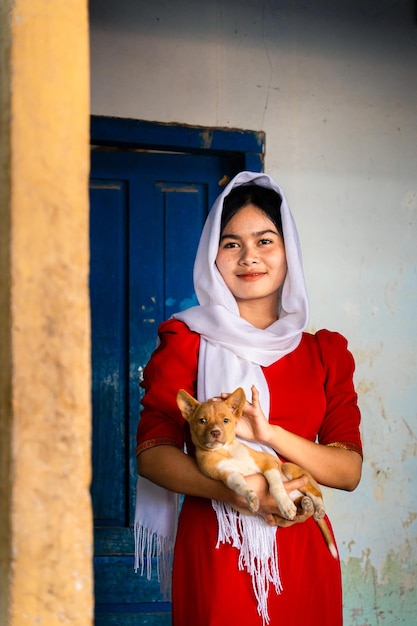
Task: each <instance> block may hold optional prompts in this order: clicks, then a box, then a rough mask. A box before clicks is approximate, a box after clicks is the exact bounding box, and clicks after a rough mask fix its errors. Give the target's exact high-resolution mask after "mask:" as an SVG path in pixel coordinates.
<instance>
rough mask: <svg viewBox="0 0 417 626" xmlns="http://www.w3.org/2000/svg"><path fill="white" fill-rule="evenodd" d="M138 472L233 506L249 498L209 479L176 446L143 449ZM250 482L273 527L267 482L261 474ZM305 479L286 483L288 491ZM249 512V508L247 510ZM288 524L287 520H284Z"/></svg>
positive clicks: (170, 486) (178, 490) (172, 487)
mask: <svg viewBox="0 0 417 626" xmlns="http://www.w3.org/2000/svg"><path fill="white" fill-rule="evenodd" d="M137 466H138V472H139V474H140V475H141V476H144V477H145V478H147V479H148V480H150V481H151V482H154V483H156V484H157V485H159V486H161V487H164V488H165V489H169V490H170V491H174V492H176V493H182V494H184V495H189V496H198V497H202V498H209V499H213V500H219V501H221V502H228V503H229V504H231V505H232V506H238V507H240V508H247V503H246V501H245V500H244V499H243V498H242V497H241V496H239V495H238V494H236V493H235V492H234V491H232V490H231V489H229V488H228V487H226V485H224V483H222V482H221V481H219V480H214V479H212V478H208V477H207V476H205V475H204V474H202V473H201V472H200V470H199V469H198V467H197V464H196V462H195V460H194V459H193V458H192V457H190V456H188V455H187V454H184V452H182V450H180V449H179V448H176V447H174V446H169V445H161V446H156V447H153V448H149V449H147V450H144V451H143V452H142V453H141V454H139V456H138V457H137ZM247 480H248V482H249V483H250V484H251V487H252V488H253V489H254V490H255V491H256V493H257V495H258V497H259V499H260V509H259V514H260V515H262V517H263V518H264V519H265V520H266V521H267V522H268V524H271V525H272V526H274V525H277V521H276V520H274V519H273V517H272V515H277V516H279V510H278V508H277V506H276V503H275V500H274V499H273V497H272V496H271V494H270V493H269V488H268V484H267V482H266V480H265V478H264V477H263V476H262V475H259V474H258V475H255V476H248V477H247ZM306 482H307V480H306V479H304V478H301V479H296V480H292V481H289V482H287V483H285V487H286V489H287V491H288V492H291V491H293V490H296V489H299V488H300V487H303V485H305V483H306ZM248 512H249V510H248ZM310 515H311V513H308V514H305V515H299V516H297V519H296V520H294V523H298V522H303V521H305V519H307V517H309V516H310ZM282 525H288V522H284V521H283V523H282Z"/></svg>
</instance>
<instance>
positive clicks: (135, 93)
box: [90, 0, 417, 626]
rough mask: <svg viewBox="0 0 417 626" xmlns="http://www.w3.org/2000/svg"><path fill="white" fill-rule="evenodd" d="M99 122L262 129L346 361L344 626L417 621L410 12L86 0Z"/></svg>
mask: <svg viewBox="0 0 417 626" xmlns="http://www.w3.org/2000/svg"><path fill="white" fill-rule="evenodd" d="M90 9H91V14H90V25H91V61H92V68H91V70H92V92H91V95H92V113H94V114H101V115H114V116H119V117H132V118H137V119H147V120H156V121H161V122H180V123H185V124H198V125H208V126H227V127H238V128H243V129H251V130H263V131H265V133H266V158H265V163H266V171H267V172H268V173H270V174H271V175H273V176H274V177H275V178H276V179H277V180H278V181H279V182H280V183H281V184H282V186H283V188H284V189H285V190H286V192H287V196H288V199H289V202H290V206H291V207H292V208H293V211H294V214H295V217H296V219H297V222H298V224H299V229H300V234H301V238H302V243H303V249H304V260H305V267H306V276H307V281H308V287H309V295H310V301H311V322H310V326H311V328H312V329H314V328H320V327H328V328H332V329H335V330H339V331H341V332H343V333H344V334H345V335H346V336H347V337H348V338H349V341H350V346H351V349H352V351H353V353H354V355H355V357H356V361H357V375H356V382H357V387H358V391H359V395H360V403H361V408H362V413H363V436H364V444H365V455H366V457H365V465H364V475H363V480H362V483H361V485H360V487H359V488H358V490H357V491H356V492H354V493H353V494H345V493H337V492H330V491H329V492H328V493H326V497H327V502H328V508H329V509H330V512H331V517H332V520H333V522H334V525H335V528H336V532H337V535H338V537H339V545H340V550H341V556H342V560H343V572H344V582H345V616H346V624H347V626H360V625H363V624H369V625H372V626H374V625H375V626H376V625H380V624H390V625H391V624H410V625H411V624H414V621H415V615H416V614H417V595H416V593H415V587H416V578H417V574H416V571H417V568H416V560H417V541H416V532H417V526H416V515H417V492H416V490H415V488H413V487H412V484H413V480H414V478H415V476H416V470H417V463H416V456H417V448H416V431H417V420H416V406H417V403H416V396H417V392H416V384H415V381H416V377H417V359H416V354H417V336H416V333H415V322H414V320H415V315H416V310H417V285H416V268H417V262H416V261H417V260H416V251H415V249H416V248H415V242H416V241H417V224H416V212H417V182H416V171H417V115H416V111H417V81H416V75H415V67H416V53H417V26H416V20H415V14H414V9H415V7H414V2H413V1H412V0H403V1H400V2H394V1H391V0H380V1H379V2H372V3H369V2H368V3H365V2H362V1H360V0H352V1H350V2H346V3H335V2H332V1H330V0H328V1H327V0H319V1H316V2H313V1H309V0H297V1H296V2H287V1H286V0H270V1H268V2H262V3H261V2H258V1H257V0H235V1H233V2H227V1H224V0H217V1H211V2H206V1H203V0H201V1H200V2H196V1H194V2H191V1H187V0H182V1H179V0H176V1H172V0H170V1H168V0H155V1H154V2H152V3H137V2H135V1H134V0H122V1H120V2H118V3H113V2H111V0H91V2H90Z"/></svg>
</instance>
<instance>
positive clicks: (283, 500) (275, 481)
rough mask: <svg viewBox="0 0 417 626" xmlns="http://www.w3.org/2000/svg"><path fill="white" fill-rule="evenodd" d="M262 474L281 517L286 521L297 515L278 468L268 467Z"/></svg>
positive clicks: (295, 507)
mask: <svg viewBox="0 0 417 626" xmlns="http://www.w3.org/2000/svg"><path fill="white" fill-rule="evenodd" d="M263 474H264V476H265V478H266V479H267V481H268V483H269V491H270V492H271V494H272V495H273V496H274V498H275V501H276V503H277V505H278V508H279V510H280V511H281V514H282V516H283V517H285V518H286V519H288V520H292V519H294V517H295V516H296V515H297V506H296V505H295V504H294V502H293V501H292V500H291V498H290V497H289V495H288V494H287V492H286V491H285V487H284V483H283V481H282V475H281V472H280V470H279V469H278V467H277V466H276V465H275V467H274V466H269V467H267V468H265V469H263Z"/></svg>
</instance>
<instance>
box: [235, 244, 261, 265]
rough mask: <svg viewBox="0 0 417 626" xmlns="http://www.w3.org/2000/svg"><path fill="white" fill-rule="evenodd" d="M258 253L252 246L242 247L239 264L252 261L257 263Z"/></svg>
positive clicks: (246, 263) (250, 263)
mask: <svg viewBox="0 0 417 626" xmlns="http://www.w3.org/2000/svg"><path fill="white" fill-rule="evenodd" d="M258 261H259V255H258V254H257V251H256V250H253V248H246V247H245V248H242V252H241V255H240V259H239V263H241V265H252V263H258Z"/></svg>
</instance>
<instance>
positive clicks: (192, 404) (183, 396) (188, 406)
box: [177, 389, 200, 422]
mask: <svg viewBox="0 0 417 626" xmlns="http://www.w3.org/2000/svg"><path fill="white" fill-rule="evenodd" d="M177 404H178V408H179V410H180V411H181V413H182V416H183V418H184V419H185V420H187V422H188V421H190V418H191V416H192V414H193V413H194V411H195V410H196V408H197V407H198V405H199V404H200V403H199V402H197V400H196V399H195V398H193V396H190V394H189V393H187V392H186V391H185V390H184V389H180V390H179V392H178V393H177Z"/></svg>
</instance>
